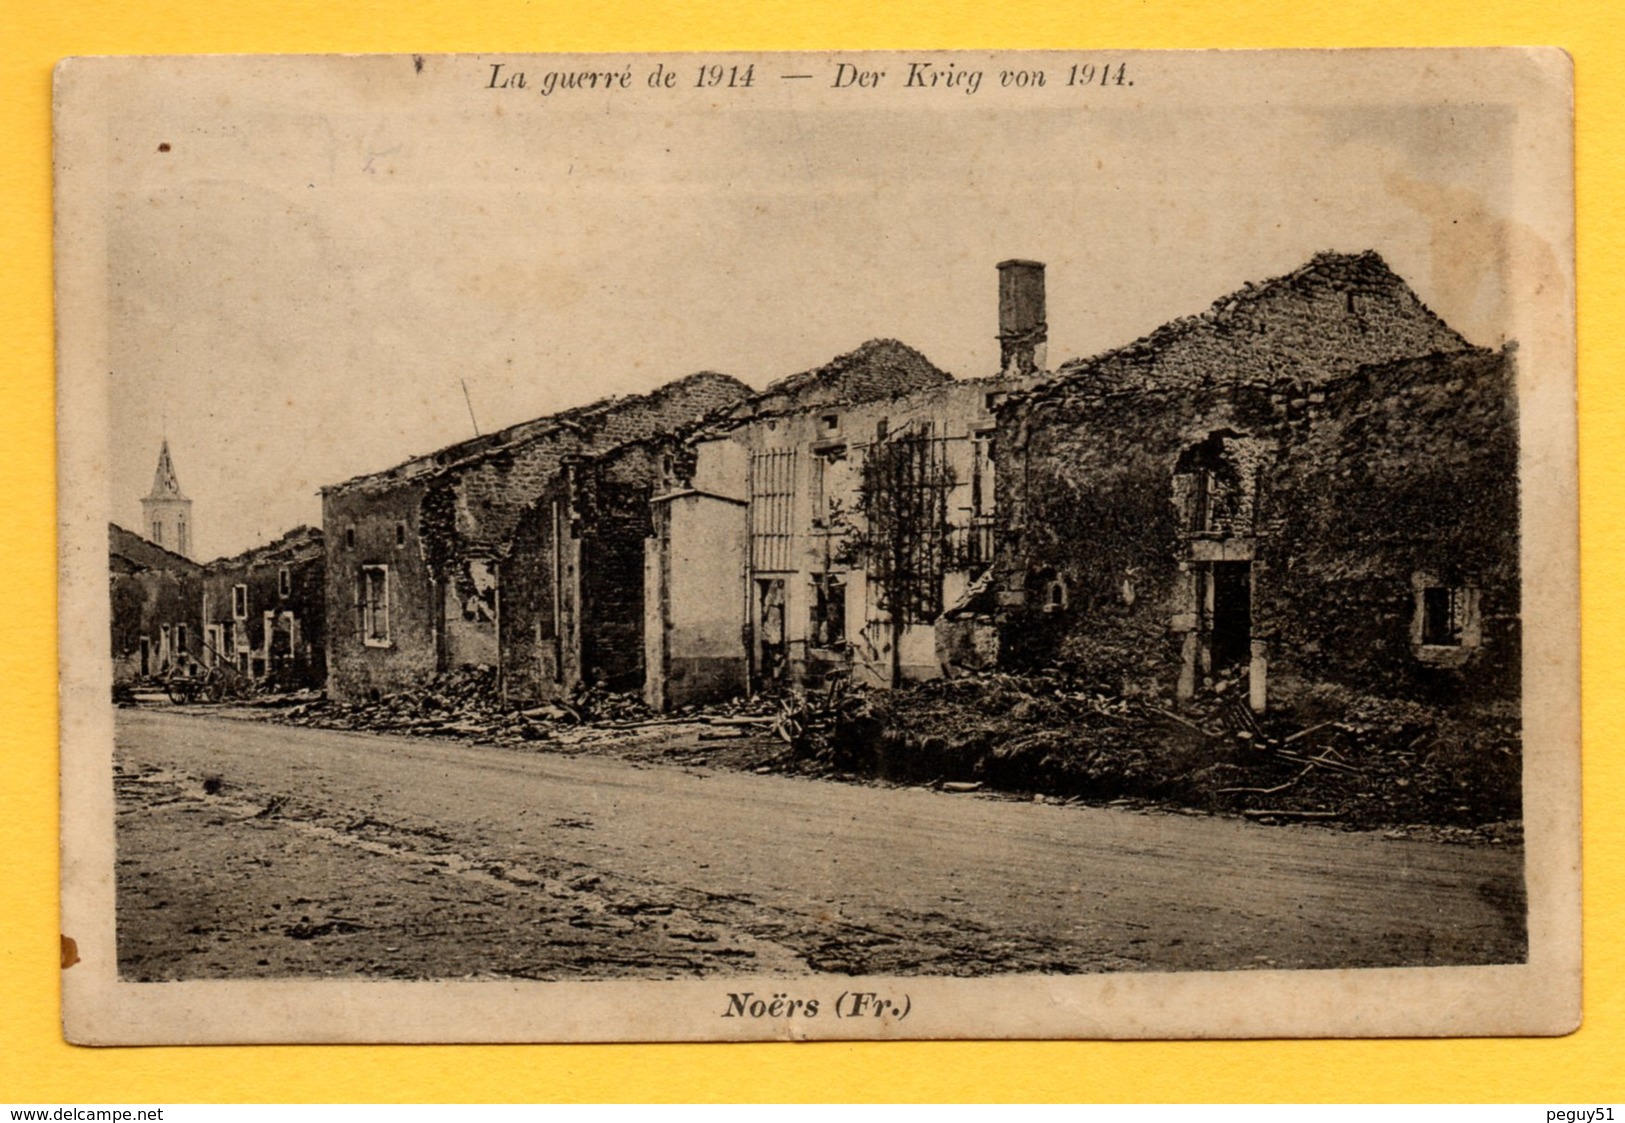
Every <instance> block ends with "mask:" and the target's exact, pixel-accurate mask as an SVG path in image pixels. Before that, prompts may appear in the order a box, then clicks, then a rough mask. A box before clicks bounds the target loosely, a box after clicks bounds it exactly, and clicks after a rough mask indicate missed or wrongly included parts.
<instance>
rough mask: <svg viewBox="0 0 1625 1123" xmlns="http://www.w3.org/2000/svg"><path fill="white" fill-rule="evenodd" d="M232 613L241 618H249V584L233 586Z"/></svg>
mask: <svg viewBox="0 0 1625 1123" xmlns="http://www.w3.org/2000/svg"><path fill="white" fill-rule="evenodd" d="M231 614H232V615H233V616H235V617H236V618H237V619H239V620H247V619H248V586H247V585H233V586H232V587H231Z"/></svg>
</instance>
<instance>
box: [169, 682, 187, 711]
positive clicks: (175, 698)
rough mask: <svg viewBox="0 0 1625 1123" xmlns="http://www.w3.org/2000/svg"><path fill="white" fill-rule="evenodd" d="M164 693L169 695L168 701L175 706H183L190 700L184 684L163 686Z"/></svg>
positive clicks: (176, 683) (173, 683)
mask: <svg viewBox="0 0 1625 1123" xmlns="http://www.w3.org/2000/svg"><path fill="white" fill-rule="evenodd" d="M164 692H165V693H166V694H168V695H169V700H170V701H171V702H173V703H175V705H177V706H184V705H186V703H188V702H190V701H191V700H192V699H191V695H190V691H188V690H187V688H186V684H185V683H180V682H172V683H169V684H167V685H166V686H165V688H164Z"/></svg>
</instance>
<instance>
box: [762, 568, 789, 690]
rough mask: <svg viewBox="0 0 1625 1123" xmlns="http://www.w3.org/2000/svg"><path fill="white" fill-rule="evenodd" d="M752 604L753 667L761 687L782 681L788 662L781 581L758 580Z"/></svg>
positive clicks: (778, 578)
mask: <svg viewBox="0 0 1625 1123" xmlns="http://www.w3.org/2000/svg"><path fill="white" fill-rule="evenodd" d="M756 603H757V605H758V610H757V616H756V620H757V626H756V642H757V662H756V667H757V673H758V674H759V675H760V676H761V680H762V685H764V686H767V685H771V684H772V683H776V682H778V681H780V680H781V679H783V678H784V672H785V665H786V663H787V662H788V658H789V645H788V643H787V641H786V639H785V634H784V630H785V629H784V621H785V603H784V578H782V577H774V578H769V579H767V580H758V581H757V582H756Z"/></svg>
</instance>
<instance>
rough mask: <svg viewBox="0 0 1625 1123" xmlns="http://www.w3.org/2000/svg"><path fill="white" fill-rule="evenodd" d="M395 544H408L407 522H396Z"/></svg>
mask: <svg viewBox="0 0 1625 1123" xmlns="http://www.w3.org/2000/svg"><path fill="white" fill-rule="evenodd" d="M395 545H397V546H404V545H406V524H405V523H396V524H395Z"/></svg>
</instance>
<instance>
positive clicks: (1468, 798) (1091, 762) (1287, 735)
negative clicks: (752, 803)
mask: <svg viewBox="0 0 1625 1123" xmlns="http://www.w3.org/2000/svg"><path fill="white" fill-rule="evenodd" d="M1220 686H1222V687H1225V689H1221V690H1219V691H1216V692H1214V693H1210V694H1204V695H1203V696H1202V697H1201V698H1200V699H1198V700H1196V701H1194V702H1190V703H1186V704H1184V705H1181V706H1179V707H1178V708H1177V709H1176V708H1174V707H1173V705H1172V703H1167V702H1166V701H1165V700H1164V699H1161V698H1157V697H1154V696H1135V697H1127V696H1123V695H1120V694H1115V693H1113V692H1111V691H1110V690H1109V689H1107V688H1106V687H1104V686H1102V685H1101V684H1099V683H1098V682H1090V681H1087V680H1083V679H1079V678H1077V677H1074V676H1072V675H1070V674H1069V673H1067V672H1065V671H1062V670H1047V671H1040V672H1035V673H1031V674H1014V673H1009V672H998V671H990V672H982V673H977V674H969V675H961V676H956V677H953V678H945V679H939V680H935V681H932V682H927V683H922V684H919V685H915V686H912V687H908V688H906V689H901V690H894V691H888V690H865V689H861V688H857V687H853V686H851V685H850V684H849V683H848V682H847V681H846V680H844V679H837V680H833V681H832V682H831V683H830V684H829V685H827V686H824V687H820V688H817V689H810V690H801V689H792V690H789V691H786V692H783V693H781V694H778V695H757V696H752V697H748V698H736V699H732V700H729V701H726V702H720V703H715V704H711V705H707V706H686V707H683V708H682V709H680V710H678V711H677V712H675V713H671V714H666V715H659V714H656V713H654V712H653V711H651V710H650V709H649V708H648V707H647V706H646V705H644V703H643V701H642V699H641V698H639V697H638V696H636V695H628V694H616V693H613V692H611V691H608V690H605V689H603V688H601V687H583V688H581V689H578V690H576V691H575V692H574V693H573V694H572V695H571V696H570V697H569V699H567V700H564V701H558V702H550V703H544V704H542V705H539V706H532V707H526V708H517V709H516V708H512V707H509V706H505V705H504V704H503V703H502V701H501V699H500V698H499V696H498V694H497V690H496V675H495V672H494V671H493V670H492V669H491V668H488V667H465V668H463V669H462V670H459V671H455V672H451V673H447V674H442V675H440V676H437V677H436V678H435V679H434V680H432V681H431V682H430V683H428V684H427V685H425V686H422V687H419V688H416V689H412V690H407V691H403V692H401V693H398V694H393V695H388V696H385V697H382V698H380V699H378V700H377V701H372V702H362V703H349V704H347V703H339V702H328V701H323V700H311V701H300V702H297V703H296V704H292V705H289V704H287V703H288V702H289V701H291V699H285V700H284V701H283V704H282V705H281V706H279V707H277V708H276V709H275V711H274V720H280V721H286V722H289V723H292V724H297V725H312V726H320V727H323V728H329V729H351V730H367V731H375V732H388V733H403V734H409V735H418V736H437V737H459V738H471V739H478V740H480V741H481V742H483V743H487V744H496V745H504V746H525V745H528V744H530V743H533V742H546V743H547V744H545V745H535V746H533V747H537V748H543V747H548V748H557V749H581V748H586V747H588V746H599V747H600V748H603V749H607V750H610V751H618V748H619V749H624V750H626V751H629V752H635V751H637V750H635V749H633V747H632V746H633V742H634V741H636V740H637V739H638V738H639V737H642V736H645V735H648V736H653V737H656V738H657V739H658V738H661V737H665V738H666V739H667V740H670V738H671V737H672V736H679V735H680V737H679V740H678V741H676V742H672V744H670V745H668V746H667V747H666V748H664V749H661V750H660V752H662V753H666V754H678V755H679V756H681V757H682V759H684V760H688V759H693V760H706V761H709V762H711V763H713V764H716V765H718V766H721V767H749V768H753V769H754V770H756V771H792V772H798V773H802V774H811V775H832V774H833V775H837V776H840V777H843V778H852V777H867V778H873V779H878V780H882V781H889V782H897V783H923V784H931V785H934V786H938V787H941V788H942V789H944V790H949V791H972V790H978V789H983V788H986V789H995V790H1000V791H1005V792H1013V793H1031V794H1034V795H1036V796H1039V797H1042V798H1050V797H1054V798H1062V799H1065V798H1076V799H1081V800H1086V801H1091V802H1118V803H1130V804H1160V805H1172V806H1178V807H1183V808H1194V809H1197V810H1202V811H1208V812H1218V813H1227V814H1239V815H1243V816H1246V817H1247V818H1250V819H1253V820H1256V821H1259V822H1263V823H1293V822H1304V821H1325V822H1327V823H1329V824H1335V825H1339V826H1347V827H1352V828H1371V827H1393V826H1397V825H1411V824H1425V825H1430V826H1432V827H1435V828H1449V829H1466V828H1471V829H1473V830H1478V831H1480V833H1483V829H1484V828H1486V827H1493V828H1494V829H1493V830H1492V831H1491V833H1492V834H1493V833H1496V832H1497V831H1498V832H1499V835H1500V836H1504V837H1512V836H1515V835H1516V833H1517V830H1518V825H1517V821H1518V820H1519V819H1520V817H1521V796H1520V792H1521V776H1522V771H1521V769H1522V757H1521V751H1520V736H1519V718H1518V711H1517V708H1516V707H1515V706H1511V705H1507V706H1505V707H1502V708H1501V709H1499V710H1496V709H1486V710H1484V711H1483V712H1482V713H1480V714H1478V715H1477V716H1476V717H1475V718H1474V720H1472V721H1471V722H1468V721H1466V720H1464V719H1462V718H1459V717H1456V718H1447V717H1442V716H1440V712H1439V711H1438V710H1436V709H1434V708H1432V707H1429V706H1427V705H1424V704H1421V703H1415V702H1404V701H1396V700H1392V699H1378V698H1372V697H1368V696H1362V695H1356V694H1353V693H1351V692H1340V691H1338V690H1335V689H1331V688H1321V689H1319V690H1318V691H1317V692H1316V693H1314V694H1313V695H1312V696H1309V697H1306V698H1301V699H1297V700H1295V702H1294V703H1293V705H1292V706H1290V707H1286V708H1282V709H1279V710H1272V711H1271V712H1269V713H1267V714H1264V715H1255V714H1254V713H1253V712H1252V711H1251V710H1250V709H1249V708H1248V706H1247V701H1246V690H1245V683H1235V682H1232V683H1228V684H1225V683H1221V684H1220ZM267 712H268V713H270V712H271V711H267ZM768 739H771V742H772V743H778V744H779V745H780V746H781V747H780V749H779V750H778V751H777V752H772V751H769V752H767V754H766V755H764V752H763V750H764V749H766V748H767V747H768V744H769V740H768ZM729 746H736V747H734V748H731V749H730V748H729ZM651 751H652V750H651ZM735 757H737V759H734V758H735Z"/></svg>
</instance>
